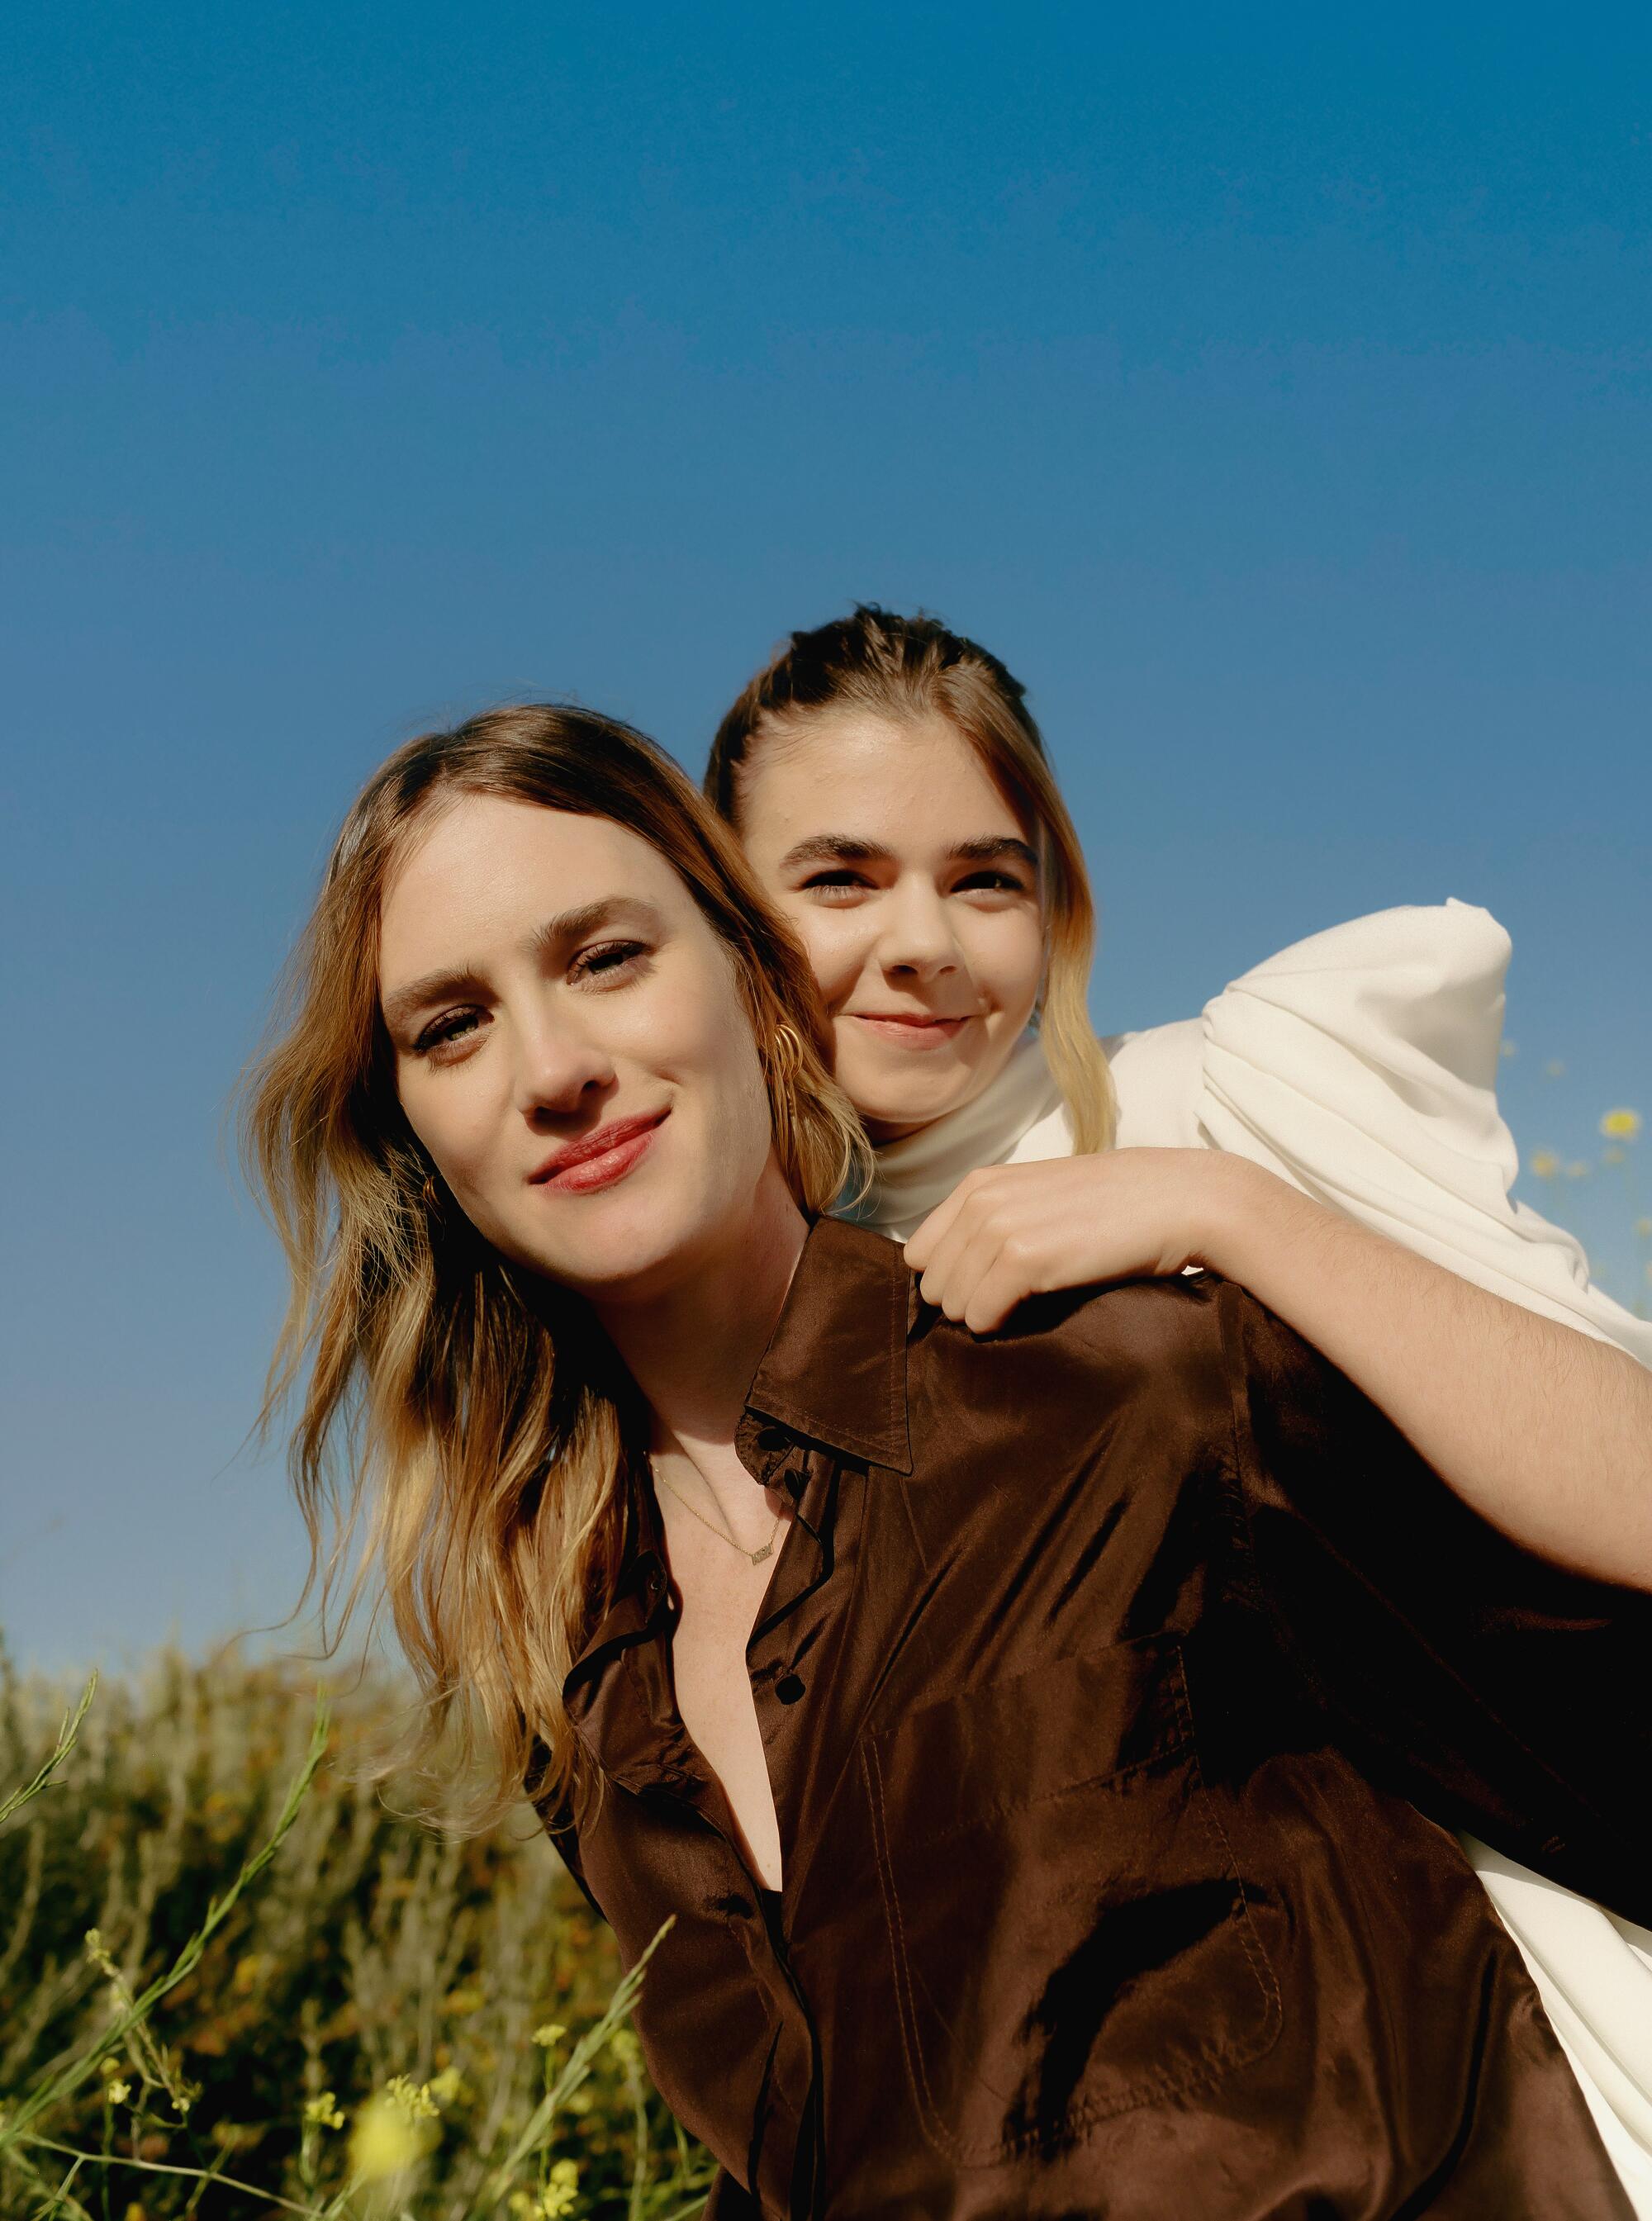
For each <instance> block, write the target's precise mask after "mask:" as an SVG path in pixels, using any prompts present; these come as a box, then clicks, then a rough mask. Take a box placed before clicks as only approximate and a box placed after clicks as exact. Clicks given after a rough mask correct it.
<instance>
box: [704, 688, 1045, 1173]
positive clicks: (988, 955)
mask: <svg viewBox="0 0 1652 2221" xmlns="http://www.w3.org/2000/svg"><path fill="white" fill-rule="evenodd" d="M742 804H743V811H742V828H741V831H742V839H743V840H744V842H745V845H746V849H747V852H748V854H749V856H750V858H751V860H752V862H753V864H754V866H755V867H756V870H757V873H758V875H759V877H760V879H762V881H763V884H764V885H765V886H766V887H767V890H768V892H769V893H770V894H771V896H773V898H774V899H775V900H776V901H777V902H778V903H779V905H780V907H781V908H782V909H783V910H785V913H786V916H787V917H789V918H790V919H791V921H792V924H793V925H794V926H796V927H797V929H798V931H799V932H800V933H801V934H802V935H803V938H804V942H805V944H806V946H807V948H808V950H809V954H810V958H811V960H812V961H813V964H814V967H815V976H816V978H817V979H818V980H819V982H820V989H821V993H822V995H823V997H824V998H825V1003H826V1008H827V1010H828V1012H829V1015H830V1017H831V1021H832V1026H833V1030H834V1032H835V1035H836V1050H837V1077H838V1079H839V1080H840V1081H841V1082H842V1085H843V1086H844V1087H845V1088H846V1089H847V1090H848V1094H849V1096H850V1098H851V1099H852V1100H853V1102H854V1107H855V1109H856V1110H858V1111H859V1112H860V1117H861V1119H862V1121H863V1123H865V1126H866V1128H867V1132H868V1133H869V1134H870V1135H871V1136H872V1138H873V1141H874V1142H886V1141H892V1140H894V1139H895V1138H896V1137H897V1136H899V1135H902V1134H909V1133H912V1132H915V1131H916V1130H917V1129H918V1128H919V1127H922V1126H927V1125H928V1124H929V1123H930V1122H931V1120H933V1119H936V1118H939V1117H944V1115H945V1114H946V1113H947V1112H948V1110H958V1109H959V1108H960V1107H961V1105H962V1104H966V1103H968V1102H971V1101H973V1099H974V1098H975V1097H976V1096H978V1095H979V1093H980V1092H981V1091H982V1090H983V1088H985V1087H986V1086H987V1085H989V1083H990V1082H991V1081H992V1080H993V1079H996V1078H997V1076H998V1073H1000V1072H1001V1071H1002V1070H1003V1068H1004V1064H1005V1062H1006V1061H1007V1060H1008V1058H1009V1054H1010V1052H1011V1049H1012V1048H1014V1046H1015V1043H1016V1042H1017V1038H1018V1037H1019V1035H1020V1034H1021V1031H1022V1029H1023V1027H1024V1026H1025V1025H1026V1023H1027V1021H1028V1020H1029V1017H1031V1016H1032V1012H1033V1006H1034V1004H1036V1001H1037V999H1038V992H1039V988H1040V985H1041V984H1042V978H1043V969H1044V936H1043V917H1042V909H1041V905H1040V901H1039V889H1038V867H1037V857H1036V853H1035V851H1034V849H1033V847H1032V845H1031V844H1032V838H1033V833H1032V828H1031V827H1030V826H1029V825H1027V824H1025V823H1023V821H1022V819H1021V818H1020V816H1018V815H1017V812H1016V811H1015V810H1012V809H1011V806H1010V804H1009V803H1008V802H1007V801H1006V800H1005V799H1004V795H1003V794H1002V793H1001V792H1000V791H999V789H998V786H997V785H996V784H995V783H994V781H993V780H992V778H991V777H990V776H989V775H988V773H987V772H986V769H985V768H984V766H983V765H982V763H981V760H980V759H979V756H978V755H977V754H976V753H975V751H974V750H973V748H971V747H970V746H969V744H968V742H967V741H965V740H963V739H961V737H960V735H958V734H957V733H956V732H954V729H953V728H952V727H951V726H950V725H949V724H948V723H947V722H946V720H945V719H944V718H942V717H938V716H937V717H930V718H926V719H925V720H924V721H923V723H919V724H916V725H904V724H900V725H898V724H892V723H888V722H886V721H885V720H884V719H882V718H879V717H870V716H854V715H851V714H849V713H848V712H840V711H827V712H823V713H821V714H819V715H817V716H812V717H810V718H809V719H808V720H807V721H806V722H804V723H800V724H799V726H798V729H797V731H796V733H795V734H793V733H792V732H783V733H777V734H774V735H770V736H769V737H768V738H767V739H766V740H764V741H761V742H760V744H759V747H758V748H757V750H756V752H755V754H754V758H753V762H752V767H751V770H750V772H749V773H748V777H747V781H746V785H745V789H744V792H743V794H742Z"/></svg>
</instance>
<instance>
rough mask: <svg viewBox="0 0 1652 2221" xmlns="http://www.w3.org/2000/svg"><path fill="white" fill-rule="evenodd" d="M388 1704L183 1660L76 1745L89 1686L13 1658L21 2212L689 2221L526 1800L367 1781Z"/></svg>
mask: <svg viewBox="0 0 1652 2221" xmlns="http://www.w3.org/2000/svg"><path fill="white" fill-rule="evenodd" d="M397 1701H398V1692H397V1690H396V1689H395V1688H394V1686H392V1685H391V1684H388V1683H385V1684H383V1685H380V1686H376V1687H374V1686H359V1687H357V1688H355V1689H354V1690H352V1691H348V1692H337V1693H335V1696H334V1697H333V1699H332V1703H331V1709H330V1715H329V1711H328V1710H327V1708H325V1707H323V1709H322V1712H321V1714H320V1717H319V1718H318V1714H317V1707H316V1692H315V1689H314V1687H313V1685H311V1686H305V1684H304V1682H303V1680H302V1679H301V1678H300V1677H299V1676H298V1675H297V1674H295V1673H294V1672H292V1671H291V1670H282V1669H278V1668H275V1667H268V1666H262V1665H257V1664H253V1663H251V1662H249V1661H247V1660H245V1659H243V1658H241V1656H239V1655H235V1654H229V1655H224V1656H222V1657H220V1658H219V1659H218V1660H217V1661H215V1662H212V1663H210V1664H204V1665H194V1664H191V1663H188V1662H186V1661H185V1660H183V1659H181V1658H178V1657H174V1656H166V1657H162V1658H160V1659H159V1660H158V1661H155V1663H154V1664H153V1667H152V1668H151V1669H150V1670H149V1671H148V1672H147V1674H143V1675H141V1676H139V1677H137V1678H135V1680H132V1681H130V1682H128V1683H125V1684H107V1683H106V1684H105V1685H103V1686H102V1687H99V1688H98V1689H97V1690H96V1692H94V1694H93V1696H92V1699H91V1703H90V1704H89V1705H88V1706H87V1707H86V1709H85V1711H84V1717H82V1718H81V1719H80V1721H79V1723H78V1727H76V1726H73V1724H72V1713H71V1724H70V1732H69V1733H68V1734H67V1736H65V1733H64V1729H65V1713H66V1706H72V1692H66V1691H65V1690H64V1689H62V1688H60V1687H57V1686H51V1685H49V1684H46V1683H43V1682H40V1681H35V1680H21V1679H19V1678H18V1677H17V1676H16V1675H15V1674H12V1673H10V1672H9V1671H3V1674H0V1809H3V1807H4V1805H6V1803H7V1802H8V1801H12V1802H13V1805H14V1809H13V1810H12V1811H11V1812H10V1814H9V1817H6V1818H5V1819H4V1820H3V1821H0V2214H3V2215H4V2216H5V2217H6V2221H13V2217H18V2221H22V2217H25V2216H27V2217H29V2221H46V2217H47V2216H62V2217H66V2218H67V2217H72V2218H73V2221H172V2217H182V2216H195V2215H197V2214H198V2215H200V2216H201V2217H202V2221H215V2217H216V2221H226V2217H230V2216H234V2217H254V2216H256V2217H260V2218H261V2217H264V2216H269V2217H271V2221H273V2217H275V2216H277V2215H278V2214H299V2215H309V2216H315V2217H320V2216H323V2215H325V2216H327V2217H329V2221H347V2217H353V2216H363V2217H366V2216H377V2217H385V2216H391V2215H403V2214H405V2215H408V2216H410V2217H413V2221H472V2217H474V2221H481V2217H492V2216H495V2215H497V2216H500V2217H502V2221H531V2218H532V2217H539V2218H540V2221H553V2218H554V2217H558V2216H584V2215H590V2216H593V2217H597V2216H605V2215H612V2216H616V2217H625V2221H666V2217H668V2216H672V2217H681V2221H688V2217H690V2216H691V2215H694V2214H697V2213H698V2212H699V2211H700V2210H701V2206H702V2204H703V2202H704V2193H705V2189H706V2187H707V2184H708V2182H709V2180H710V2172H711V2170H710V2164H709V2162H707V2161H706V2159H705V2157H704V2155H703V2154H702V2153H701V2152H700V2151H699V2150H698V2149H697V2148H696V2147H694V2146H693V2145H691V2144H690V2143H688V2141H687V2140H686V2139H685V2137H683V2136H682V2134H681V2132H680V2130H678V2129H677V2127H676V2126H675V2124H673V2122H672V2120H671V2118H670V2117H669V2116H668V2115H667V2114H666V2112H665V2109H664V2108H663V2106H662V2105H660V2101H659V2099H657V2098H656V2097H655V2096H654V2093H653V2092H652V2090H651V2089H650V2087H649V2086H648V2080H647V2078H646V2076H645V2074H644V2072H643V2069H642V2066H641V2059H640V2057H639V2055H638V2050H637V2045H636V2040H635V2036H633V2035H632V2034H631V2032H630V2030H629V2026H628V2025H627V2012H628V2009H629V1999H630V1995H631V1993H632V1990H633V1987H634V1986H633V1985H631V1984H629V1983H628V1984H622V1983H621V1982H620V1980H619V1968H618V1966H617V1963H616V1957H615V1953H614V1949H613V1943H612V1940H611V1938H610V1936H609V1934H608V1931H607V1930H606V1929H605V1928H604V1927H603V1926H602V1924H600V1923H599V1922H598V1921H597V1920H596V1919H595V1918H594V1917H593V1916H592V1914H591V1911H590V1910H589V1908H588V1906H587V1905H585V1900H584V1899H583V1898H582V1897H581V1896H580V1895H579V1892H578V1890H577V1889H576V1888H575V1887H574V1886H573V1883H572V1882H571V1881H570V1880H568V1878H567V1876H566V1874H565V1872H564V1871H563V1869H562V1868H561V1866H560V1861H558V1860H557V1858H556V1857H555V1855H554V1852H553V1850H552V1849H551V1847H550V1844H549V1843H548V1841H547V1840H546V1838H545V1836H544V1835H543V1834H542V1833H541V1831H539V1830H537V1828H535V1826H534V1824H533V1821H532V1816H531V1814H530V1813H529V1812H528V1811H527V1809H526V1807H525V1806H524V1808H523V1819H522V1822H521V1824H519V1825H517V1826H516V1827H515V1828H514V1829H511V1828H507V1829H504V1830H499V1831H497V1832H496V1833H494V1834H492V1835H489V1836H481V1837H472V1838H470V1839H468V1840H461V1839H458V1838H456V1837H453V1836H443V1835H442V1834H441V1833H440V1832H438V1831H435V1830H432V1829H431V1828H430V1827H429V1826H427V1825H425V1824H422V1823H421V1822H419V1821H416V1820H414V1819H411V1818H407V1817H397V1810H396V1807H397V1802H398V1791H399V1792H402V1794H401V1800H400V1801H401V1802H402V1803H404V1805H411V1804H412V1803H413V1802H414V1801H415V1799H414V1793H413V1792H414V1785H413V1784H411V1783H409V1782H405V1781H404V1782H401V1783H399V1784H398V1782H397V1780H395V1779H394V1778H392V1779H391V1780H390V1781H389V1782H388V1783H385V1784H384V1785H382V1786H372V1785H370V1784H369V1783H368V1782H366V1780H363V1779H361V1778H360V1764H359V1761H360V1759H361V1758H362V1756H363V1755H364V1754H365V1753H366V1751H367V1750H368V1749H371V1748H372V1747H374V1746H375V1745H379V1744H382V1742H384V1740H385V1736H386V1735H387V1733H391V1732H393V1730H394V1727H395V1724H396V1722H395V1719H394V1717H393V1715H394V1707H395V1705H396V1704H397ZM60 1742H66V1744H67V1748H66V1749H63V1750H62V1754H61V1755H60V1756H59V1758H58V1761H57V1763H56V1765H55V1766H54V1767H52V1768H51V1770H50V1772H49V1774H48V1775H47V1778H46V1779H45V1780H43V1781H42V1782H41V1783H40V1786H38V1788H35V1789H34V1791H33V1793H29V1792H30V1786H31V1784H32V1783H34V1780H35V1779H36V1777H37V1776H38V1775H39V1774H40V1773H41V1770H42V1765H43V1761H47V1759H48V1758H49V1756H50V1755H51V1754H53V1751H54V1749H57V1748H58V1747H59V1743H60ZM271 1846H273V1848H272V1849H271ZM266 1853H267V1854H268V1855H267V1856H266ZM203 1930H205V1931H206V1932H205V1933H204V1934H203ZM644 1979H645V1980H646V1970H645V1973H644Z"/></svg>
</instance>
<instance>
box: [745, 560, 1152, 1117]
mask: <svg viewBox="0 0 1652 2221" xmlns="http://www.w3.org/2000/svg"><path fill="white" fill-rule="evenodd" d="M830 710H838V711H842V710H854V711H859V712H860V714H861V715H863V716H874V717H883V718H886V719H887V720H888V721H889V722H890V723H893V724H911V723H916V722H917V719H919V718H921V717H927V716H942V717H944V718H945V719H946V720H947V722H948V724H949V725H951V726H952V728H953V729H954V731H955V732H957V733H958V734H959V735H960V736H961V738H962V739H964V740H965V741H967V742H968V743H969V745H970V747H971V748H973V749H974V751H975V753H976V754H977V755H978V756H979V759H980V760H981V762H982V764H983V765H984V766H986V772H987V774H988V776H989V777H990V778H991V779H993V780H994V781H995V782H996V783H997V785H998V786H999V788H1000V789H1001V790H1002V791H1003V792H1004V794H1005V796H1006V797H1007V798H1008V799H1009V800H1010V802H1011V804H1012V805H1013V806H1014V807H1015V808H1016V809H1017V810H1018V811H1019V812H1020V813H1021V815H1022V816H1023V818H1024V819H1025V820H1026V822H1027V823H1028V824H1029V826H1031V827H1032V828H1033V829H1034V841H1035V845H1036V848H1037V850H1038V857H1039V882H1040V895H1041V898H1042V908H1043V917H1044V982H1043V991H1042V995H1041V996H1040V998H1039V1008H1038V1028H1039V1032H1040V1033H1041V1035H1042V1037H1043V1043H1044V1056H1045V1060H1046V1061H1047V1062H1048V1066H1049V1068H1050V1073H1051V1076H1052V1078H1053V1079H1054V1081H1055V1084H1056V1085H1057V1087H1059V1088H1060V1090H1061V1098H1062V1100H1063V1102H1064V1103H1065V1104H1066V1105H1067V1117H1068V1120H1069V1121H1070V1123H1071V1124H1072V1128H1073V1149H1074V1151H1075V1152H1077V1153H1079V1154H1086V1153H1087V1152H1089V1151H1091V1150H1092V1149H1105V1148H1111V1145H1112V1141H1113V1136H1114V1133H1115V1131H1116V1129H1117V1123H1118V1113H1117V1104H1116V1102H1115V1098H1114V1095H1113V1083H1112V1075H1111V1073H1110V1072H1109V1070H1108V1068H1107V1059H1106V1057H1105V1056H1104V1054H1103V1052H1102V1048H1101V1044H1100V1042H1098V1040H1097V1039H1096V1035H1095V1029H1094V1028H1093V1027H1092V1025H1091V1023H1090V1014H1089V1007H1088V994H1089V986H1090V967H1091V962H1092V958H1093V956H1094V953H1095V940H1096V912H1095V903H1094V899H1093V898H1092V895H1091V892H1090V875H1089V873H1088V872H1087V871H1086V869H1085V862H1084V851H1083V849H1082V848H1080V847H1079V836H1078V833H1077V830H1076V829H1075V828H1074V826H1073V819H1072V817H1071V816H1070V815H1069V813H1068V810H1067V804H1066V803H1065V802H1064V801H1063V800H1062V799H1061V789H1060V787H1059V786H1057V785H1056V783H1055V775H1054V773H1053V772H1052V770H1051V769H1050V764H1049V758H1048V755H1047V754H1046V753H1045V748H1044V742H1043V737H1042V735H1041V733H1040V732H1039V729H1038V727H1037V725H1036V723H1034V721H1033V717H1032V713H1031V711H1030V710H1029V709H1028V707H1027V699H1026V689H1025V688H1024V687H1023V685H1022V684H1021V682H1020V681H1019V679H1015V678H1013V677H1012V676H1011V673H1009V672H1008V671H1007V670H1006V669H1005V667H1004V665H1003V664H1002V663H1000V662H999V661H998V658H997V656H995V655H992V654H989V653H988V652H987V650H986V648H982V647H980V646H979V645H978V643H977V642H976V641H973V640H966V639H965V638H964V636H963V635H962V634H961V633H955V632H948V629H947V628H946V627H945V626H944V625H943V624H942V623H941V622H940V621H939V619H938V618H936V617H928V616H912V617H903V616H895V615H894V614H893V613H892V612H891V611H890V610H880V609H878V608H876V607H875V606H874V605H873V604H869V603H860V604H857V605H856V607H855V609H854V613H853V614H852V615H851V616H847V617H841V618H839V619H837V620H835V622H834V623H831V624H825V625H821V626H819V627H817V629H815V630H814V631H812V632H794V633H793V634H792V637H791V639H790V640H789V641H787V642H786V644H785V647H784V648H781V649H780V650H779V653H778V654H776V655H775V656H774V658H773V660H772V661H771V662H770V663H768V664H767V665H766V666H765V667H764V668H763V669H762V670H761V671H760V672H759V673H757V675H756V677H755V678H754V679H752V681H751V682H750V684H749V685H748V686H747V687H746V689H745V691H743V692H742V695H741V697H740V698H739V700H738V701H737V702H736V703H735V705H734V707H733V708H732V709H731V710H729V714H728V715H727V716H725V717H724V719H723V723H722V724H721V725H719V726H718V728H717V734H716V740H715V741H713V742H712V744H711V755H710V761H709V763H708V764H707V766H706V771H705V792H706V795H707V798H708V799H709V800H710V802H711V804H713V806H714V807H715V808H716V810H717V811H718V813H719V815H720V816H723V817H724V818H726V819H727V820H728V822H729V823H730V824H731V825H733V826H734V827H735V829H736V830H738V829H739V826H740V821H741V807H742V793H743V789H744V786H745V784H746V781H747V779H748V777H749V776H750V773H751V769H752V764H753V756H754V750H755V749H757V748H759V747H760V745H761V744H762V742H763V741H766V740H767V739H769V738H770V737H772V736H773V735H777V734H782V735H783V734H787V733H792V732H795V731H796V730H797V729H798V727H799V726H800V725H801V724H802V723H803V722H804V720H805V719H806V718H809V717H810V716H820V715H822V714H823V713H825V712H827V711H830Z"/></svg>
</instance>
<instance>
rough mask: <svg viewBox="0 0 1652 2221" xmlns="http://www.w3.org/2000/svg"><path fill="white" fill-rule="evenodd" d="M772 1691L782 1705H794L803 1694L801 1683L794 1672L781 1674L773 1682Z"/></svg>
mask: <svg viewBox="0 0 1652 2221" xmlns="http://www.w3.org/2000/svg"><path fill="white" fill-rule="evenodd" d="M774 1693H775V1695H776V1696H777V1697H778V1698H779V1700H780V1702H781V1703H782V1704H783V1705H795V1704H796V1703H797V1701H798V1698H799V1697H800V1696H802V1694H803V1683H802V1682H801V1681H800V1680H798V1677H797V1675H796V1674H782V1675H781V1677H780V1679H779V1680H778V1681H777V1682H776V1683H775V1684H774Z"/></svg>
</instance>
